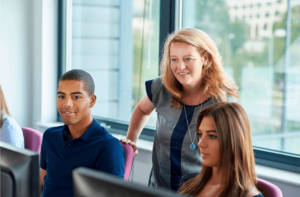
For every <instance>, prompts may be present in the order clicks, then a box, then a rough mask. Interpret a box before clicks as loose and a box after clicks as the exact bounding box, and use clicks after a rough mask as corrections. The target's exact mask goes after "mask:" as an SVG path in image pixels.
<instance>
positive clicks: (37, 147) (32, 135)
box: [22, 127, 43, 155]
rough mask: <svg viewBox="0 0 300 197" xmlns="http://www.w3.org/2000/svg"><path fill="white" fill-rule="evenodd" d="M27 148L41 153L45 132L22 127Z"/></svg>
mask: <svg viewBox="0 0 300 197" xmlns="http://www.w3.org/2000/svg"><path fill="white" fill-rule="evenodd" d="M22 130H23V135H24V140H25V148H26V149H29V150H32V151H34V152H37V153H38V154H39V155H40V152H41V146H42V139H43V134H42V133H41V132H39V131H37V130H35V129H31V128H27V127H22Z"/></svg>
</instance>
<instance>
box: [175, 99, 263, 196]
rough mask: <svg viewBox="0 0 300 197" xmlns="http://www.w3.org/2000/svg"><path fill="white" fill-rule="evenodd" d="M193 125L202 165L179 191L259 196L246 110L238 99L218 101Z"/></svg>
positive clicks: (200, 193)
mask: <svg viewBox="0 0 300 197" xmlns="http://www.w3.org/2000/svg"><path fill="white" fill-rule="evenodd" d="M196 126H197V127H196V128H198V129H197V136H198V147H199V151H200V154H201V157H202V169H201V171H200V173H199V174H197V175H196V176H194V177H193V178H190V179H189V180H188V181H186V182H185V183H184V184H183V185H182V186H181V188H180V189H179V193H182V194H183V193H184V194H191V195H194V196H199V197H200V196H207V197H208V196H214V197H215V196H239V197H252V196H256V197H261V196H262V195H261V194H260V193H259V191H258V190H257V180H256V177H257V176H256V173H255V160H254V153H253V149H252V141H251V131H250V123H249V120H248V116H247V114H246V112H245V110H244V109H243V108H242V107H241V106H240V105H239V104H237V103H227V102H224V103H217V104H214V105H212V106H209V107H206V108H205V109H203V110H202V111H201V112H200V113H199V115H198V118H197V124H196Z"/></svg>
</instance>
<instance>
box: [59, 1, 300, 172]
mask: <svg viewBox="0 0 300 197" xmlns="http://www.w3.org/2000/svg"><path fill="white" fill-rule="evenodd" d="M59 2H60V12H59V14H60V15H59V18H60V20H59V21H60V23H59V27H60V28H59V29H60V32H61V33H60V37H59V41H58V43H59V47H60V51H61V53H60V54H59V64H60V65H59V69H58V76H59V77H60V76H61V73H62V71H65V70H66V69H67V68H68V67H69V69H70V68H81V69H85V70H87V71H89V72H90V73H91V74H92V75H93V77H94V79H95V82H96V94H98V101H100V102H99V105H98V103H97V104H96V106H97V105H98V108H97V107H96V108H95V109H94V110H93V111H92V114H93V116H94V117H95V118H97V120H98V121H99V122H101V123H102V124H103V126H107V128H111V129H110V131H111V132H116V133H120V130H122V132H121V133H122V134H126V131H127V127H128V122H129V118H130V116H131V113H132V110H133V108H134V106H135V105H136V104H137V103H138V100H139V99H141V98H142V97H143V96H144V95H145V90H144V82H145V81H146V80H149V79H153V78H156V77H158V75H159V71H158V70H159V54H160V51H161V49H162V43H163V42H164V39H165V38H166V36H167V35H168V34H169V33H171V32H172V31H174V29H175V26H176V23H177V22H178V21H179V19H180V18H182V21H179V22H182V27H192V28H198V29H201V30H203V31H205V32H206V33H208V34H209V35H210V37H211V38H212V39H213V40H214V41H215V42H216V44H217V46H218V48H219V51H220V53H221V55H222V57H223V62H224V68H225V71H226V72H227V73H228V74H229V75H231V76H233V77H234V78H235V80H236V82H237V85H238V86H239V87H240V98H239V101H238V102H239V103H240V104H241V105H242V106H243V107H244V108H245V110H246V111H247V113H248V115H249V119H250V123H251V128H252V141H253V145H254V146H255V155H256V161H257V162H258V163H259V164H262V165H267V166H271V167H276V168H280V169H284V170H289V171H293V172H298V173H300V171H299V161H300V155H299V154H300V147H299V145H298V142H299V141H300V137H299V133H300V94H299V92H300V81H299V80H300V78H299V77H298V76H300V60H299V50H300V48H299V46H300V31H299V28H300V21H299V20H298V18H299V13H300V12H299V10H300V7H299V5H297V4H295V5H294V4H291V7H290V10H291V11H290V13H291V17H290V18H291V20H290V23H291V24H290V29H289V30H286V29H285V28H286V21H285V17H282V18H280V20H279V21H271V19H269V18H270V17H269V18H268V19H267V21H265V22H264V23H265V24H268V26H269V27H272V30H269V29H267V28H264V26H263V25H262V24H261V23H260V21H259V20H257V19H255V15H253V18H252V14H251V13H250V19H249V20H247V21H241V20H235V18H236V13H235V12H236V10H233V9H230V8H232V7H234V8H235V9H237V8H238V5H235V4H234V3H238V1H231V0H226V1H220V0H211V1H205V0H197V1H196V0H195V1H182V4H183V5H182V17H181V16H180V15H179V13H181V12H175V10H176V9H177V7H176V9H175V3H174V2H175V1H173V0H145V1H140V0H126V3H125V1H123V0H122V1H121V0H110V1H99V0H73V1H64V0H60V1H59ZM66 2H71V3H69V5H68V6H66ZM229 2H230V4H229ZM176 5H177V4H176ZM64 6H65V7H64ZM259 6H260V3H259V4H258V7H259ZM67 7H68V9H69V10H71V12H69V13H72V15H71V17H70V18H71V19H69V20H66V19H67V18H68V14H67V12H66V10H67ZM160 7H162V8H164V9H163V10H160ZM258 7H255V6H254V7H253V8H252V9H257V11H255V12H254V13H258V12H259V8H258ZM287 7H288V6H287ZM269 9H271V10H269V11H270V12H278V11H276V10H272V9H275V8H272V7H271V8H269ZM286 12H288V9H287V10H286ZM284 14H286V13H284ZM257 16H258V17H259V14H257ZM292 19H293V20H292ZM294 19H297V20H294ZM62 21H67V24H64V22H62ZM70 24H72V25H70ZM70 26H71V27H72V29H71V31H70V29H68V28H67V27H70ZM178 27H180V26H178ZM267 30H268V31H270V32H268V31H267ZM68 32H71V34H70V33H69V34H68ZM67 34H68V35H67ZM70 35H71V37H70ZM286 37H288V38H289V42H288V43H289V44H286V42H285V40H286ZM70 38H71V39H70ZM67 39H69V41H68V42H67V41H66V40H67ZM70 43H71V45H70ZM70 46H71V52H72V53H71V54H70V50H67V49H66V48H67V47H69V48H70ZM286 47H289V48H288V49H289V50H286ZM68 51H69V53H68ZM287 52H289V54H287ZM68 54H69V56H70V57H69V56H68ZM287 57H289V58H287ZM68 58H69V59H71V61H72V64H70V60H69V63H68ZM70 65H72V66H70ZM152 116H153V117H151V119H150V120H149V121H148V123H149V124H148V126H147V127H146V128H145V129H144V130H143V135H144V136H146V137H144V136H143V135H142V136H141V137H140V138H143V139H149V140H153V138H154V131H155V130H154V129H153V127H154V126H155V122H156V115H155V114H154V113H153V114H152ZM151 126H152V127H151Z"/></svg>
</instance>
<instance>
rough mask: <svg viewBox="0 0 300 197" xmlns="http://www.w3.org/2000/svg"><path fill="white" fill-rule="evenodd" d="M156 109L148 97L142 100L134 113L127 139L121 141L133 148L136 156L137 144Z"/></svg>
mask: <svg viewBox="0 0 300 197" xmlns="http://www.w3.org/2000/svg"><path fill="white" fill-rule="evenodd" d="M154 109H155V107H154V105H153V103H152V102H151V101H150V99H149V98H148V96H147V95H146V96H144V97H143V98H142V100H140V102H139V103H138V104H137V105H136V107H135V108H134V110H133V112H132V115H131V119H130V122H129V127H128V131H127V136H126V139H121V142H123V143H126V144H130V145H131V146H132V148H133V150H134V152H135V153H134V156H136V155H137V153H138V152H137V148H136V145H135V143H136V141H137V139H138V138H139V136H140V134H141V132H142V130H143V128H144V126H145V124H146V122H147V120H148V119H149V116H150V114H151V113H152V111H153V110H154Z"/></svg>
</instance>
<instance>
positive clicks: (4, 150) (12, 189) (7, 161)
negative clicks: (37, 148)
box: [0, 142, 40, 197]
mask: <svg viewBox="0 0 300 197" xmlns="http://www.w3.org/2000/svg"><path fill="white" fill-rule="evenodd" d="M0 157H1V159H0V168H1V179H0V182H1V196H5V197H6V196H7V197H14V196H22V197H27V196H28V197H31V196H40V179H39V176H40V169H39V155H38V154H37V153H36V152H33V151H30V150H26V149H19V148H17V147H15V146H13V145H10V144H8V143H5V142H0Z"/></svg>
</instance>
